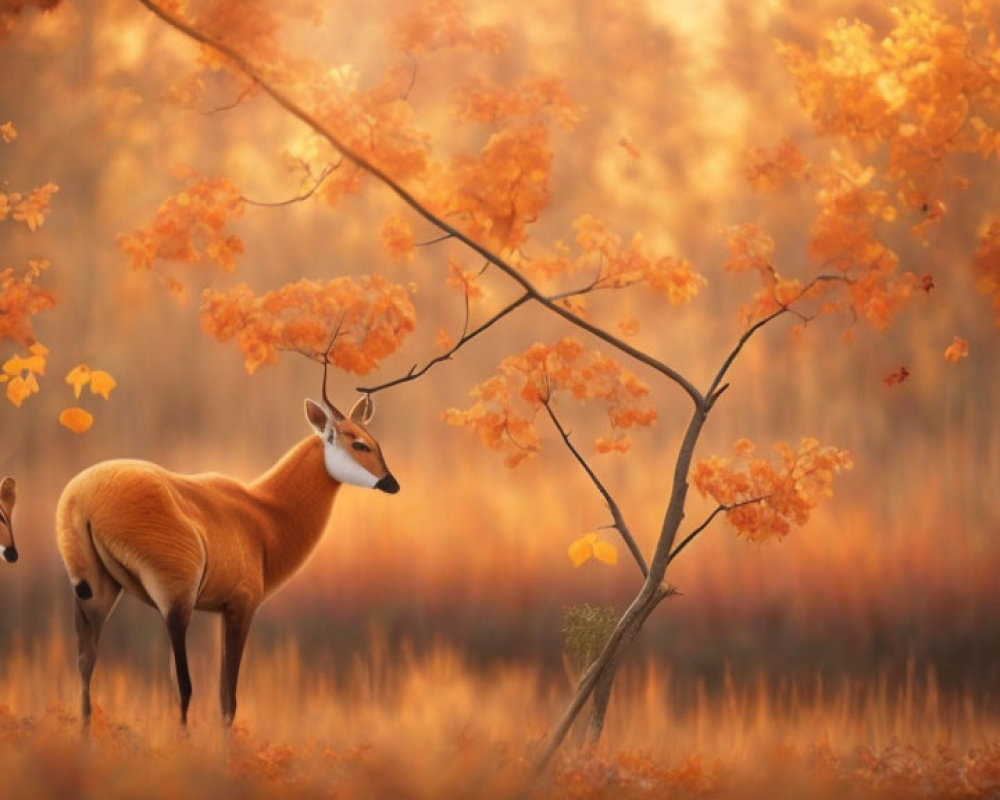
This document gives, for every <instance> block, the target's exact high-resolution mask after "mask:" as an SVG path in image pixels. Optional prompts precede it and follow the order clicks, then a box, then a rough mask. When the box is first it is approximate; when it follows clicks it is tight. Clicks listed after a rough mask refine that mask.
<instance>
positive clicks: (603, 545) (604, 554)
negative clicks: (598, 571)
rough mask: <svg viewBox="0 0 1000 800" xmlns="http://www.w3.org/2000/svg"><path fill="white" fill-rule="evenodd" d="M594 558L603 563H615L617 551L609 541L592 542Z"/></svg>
mask: <svg viewBox="0 0 1000 800" xmlns="http://www.w3.org/2000/svg"><path fill="white" fill-rule="evenodd" d="M594 558H596V559H597V560H598V561H603V562H604V563H605V564H617V563H618V551H617V550H616V549H615V546H614V545H613V544H611V543H610V542H594Z"/></svg>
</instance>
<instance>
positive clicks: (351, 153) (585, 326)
mask: <svg viewBox="0 0 1000 800" xmlns="http://www.w3.org/2000/svg"><path fill="white" fill-rule="evenodd" d="M138 2H139V3H141V4H142V5H143V6H145V7H146V8H147V9H149V11H151V12H152V13H153V14H155V15H156V16H157V17H159V18H160V19H161V20H163V21H164V22H165V23H167V24H168V25H170V26H171V27H172V28H175V29H176V30H178V31H180V32H181V33H183V34H184V35H185V36H187V37H189V38H190V39H193V40H194V41H196V42H200V43H201V44H203V45H205V46H206V47H210V48H212V49H213V50H215V51H217V52H219V53H221V54H222V55H224V56H225V57H226V58H227V59H229V61H230V62H232V64H233V65H234V66H235V67H236V68H237V69H238V70H240V71H241V72H242V73H243V74H244V75H246V76H247V77H248V78H250V79H251V80H252V81H254V82H256V83H257V85H259V86H260V88H261V89H262V90H263V91H264V92H265V93H266V94H267V95H268V96H270V97H271V99H272V100H274V102H275V103H277V104H278V105H279V106H280V107H281V108H283V109H284V110H285V111H287V112H288V113H289V114H291V115H292V116H293V117H295V118H296V119H298V120H299V121H300V122H302V123H304V124H305V125H306V126H308V127H309V128H311V129H312V130H313V131H315V132H316V133H318V134H319V135H320V136H322V137H323V138H324V139H326V140H327V142H329V143H330V145H332V146H333V147H334V148H335V149H336V150H338V151H339V152H340V153H341V155H343V157H344V158H346V159H347V160H348V161H349V162H351V163H352V164H354V165H355V166H356V167H358V168H359V169H362V170H364V171H365V172H367V173H368V174H370V175H371V176H372V177H374V178H375V179H376V180H378V181H379V182H380V183H382V184H383V185H385V186H386V187H387V188H388V189H390V190H391V191H392V192H393V193H394V194H395V195H396V196H397V197H399V199H400V200H402V201H403V202H404V203H406V204H407V205H408V206H410V208H412V209H413V210H414V211H415V212H416V213H417V214H419V215H420V216H421V217H423V218H424V219H425V220H427V221H428V222H430V223H431V224H432V225H434V226H435V227H436V228H438V229H439V230H440V231H441V232H442V233H446V234H450V235H451V236H452V237H453V238H454V239H457V240H458V241H460V242H462V243H463V244H464V245H465V246H466V247H468V248H469V249H471V250H473V251H474V252H476V253H478V254H479V255H480V256H482V257H483V258H485V259H486V260H487V261H489V262H490V263H492V264H494V265H495V266H496V267H497V268H498V269H499V270H500V271H501V272H503V273H504V274H505V275H507V276H508V277H509V278H510V279H511V280H513V281H514V282H515V283H517V284H519V285H520V286H521V288H522V289H523V290H524V292H525V294H526V295H527V296H528V298H530V299H532V300H534V301H535V302H537V303H539V304H540V305H542V306H544V307H545V308H547V309H548V310H549V311H551V312H552V313H554V314H556V315H558V316H560V317H562V318H563V319H564V320H566V321H567V322H569V323H570V324H572V325H575V326H576V327H578V328H580V329H581V330H584V331H586V332H587V333H589V334H591V335H592V336H594V337H596V338H598V339H600V340H602V341H603V342H605V343H607V344H609V345H611V346H612V347H614V348H615V349H616V350H619V351H620V352H622V353H625V354H626V355H628V356H631V357H632V358H634V359H635V360H636V361H639V362H640V363H642V364H645V365H646V366H648V367H650V368H651V369H654V370H656V371H657V372H659V373H660V374H662V375H664V376H665V377H667V378H669V379H670V380H672V381H673V382H674V383H676V384H677V385H678V386H680V387H681V388H682V389H683V390H684V391H685V392H686V393H687V394H688V396H689V397H690V398H691V400H692V401H693V402H694V404H695V405H696V406H700V405H701V404H703V403H704V398H703V397H702V394H701V392H700V391H698V389H697V388H696V387H695V386H694V384H692V383H691V381H689V380H688V379H687V378H685V377H684V376H683V375H681V374H680V372H678V371H677V370H675V369H674V368H673V367H671V366H669V365H667V364H665V363H664V362H662V361H660V360H659V359H657V358H654V357H653V356H651V355H650V354H649V353H646V352H643V351H642V350H639V349H638V348H636V347H633V346H632V345H630V344H628V342H625V341H624V340H622V339H619V338H618V337H617V336H615V335H614V334H612V333H609V332H608V331H606V330H604V329H603V328H601V327H599V326H597V325H594V324H593V323H590V322H588V321H587V320H585V319H583V318H582V317H578V316H577V315H576V314H574V313H572V312H571V311H569V310H568V309H565V308H563V307H562V306H560V305H559V304H558V303H557V302H555V301H553V300H550V299H549V298H547V297H546V296H545V295H544V294H542V293H541V292H540V291H539V290H538V289H537V288H536V287H535V286H534V285H533V284H532V283H531V281H529V280H528V278H526V277H525V276H524V275H522V274H521V273H520V272H519V271H518V270H517V269H515V268H514V267H513V266H512V265H511V264H510V263H508V262H507V261H505V260H504V259H503V258H501V257H500V256H499V255H497V254H496V253H494V252H493V251H492V250H490V249H489V248H488V247H486V246H484V245H482V244H480V243H479V242H477V241H476V240H475V239H472V238H471V237H470V236H468V235H467V234H465V233H463V232H462V231H460V230H459V229H458V228H456V227H455V226H454V225H452V224H451V223H449V222H447V221H446V220H444V219H443V218H442V217H440V216H438V215H437V214H436V213H434V212H433V211H431V210H430V209H429V208H428V207H427V206H426V205H424V204H423V203H422V202H420V200H418V199H417V198H416V197H415V196H414V195H413V194H411V193H410V192H409V191H408V190H407V189H405V188H403V186H402V185H400V184H399V183H397V182H396V181H395V180H393V178H391V177H390V176H389V175H388V173H386V172H385V171H384V170H382V169H381V168H380V167H378V166H377V165H375V164H374V163H372V162H371V161H370V160H369V159H367V158H366V157H365V156H363V155H361V154H360V153H359V152H357V151H355V150H354V149H352V148H351V147H349V146H348V145H347V144H346V143H345V142H344V141H343V140H342V139H341V138H340V137H339V136H338V135H337V134H335V133H334V132H333V131H331V130H330V129H329V128H327V127H326V126H324V125H323V124H322V123H321V122H320V121H319V120H318V119H317V118H316V117H314V116H312V115H311V114H310V113H309V112H308V111H306V110H305V109H303V108H302V107H301V106H299V105H298V104H297V103H295V102H294V101H293V100H292V99H291V98H290V97H288V96H287V95H285V94H284V93H283V92H282V91H280V90H279V89H278V88H277V87H276V86H275V85H274V84H273V83H271V81H269V80H268V79H267V78H265V77H264V75H263V74H262V73H261V71H260V70H258V69H257V68H256V67H255V66H254V65H253V64H252V63H251V62H250V61H249V60H248V59H247V58H246V57H245V56H244V55H242V54H241V53H239V52H237V51H236V50H234V49H233V48H232V47H230V46H229V45H228V44H226V43H224V42H221V41H219V40H218V39H215V38H214V37H212V36H209V35H208V34H206V33H203V32H202V31H200V30H198V29H197V28H195V27H194V26H193V25H191V24H189V23H188V22H186V21H184V20H183V19H181V18H179V17H176V16H174V15H173V14H171V13H170V12H168V11H166V10H165V9H163V8H161V7H160V6H158V5H157V4H156V3H154V2H152V0H138Z"/></svg>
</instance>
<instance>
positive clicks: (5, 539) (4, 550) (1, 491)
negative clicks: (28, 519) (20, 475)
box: [0, 476, 17, 564]
mask: <svg viewBox="0 0 1000 800" xmlns="http://www.w3.org/2000/svg"><path fill="white" fill-rule="evenodd" d="M16 500H17V482H16V481H15V480H14V479H13V478H11V477H9V476H8V477H6V478H4V479H3V480H2V481H0V555H3V560H4V561H6V562H7V563H8V564H13V563H14V562H15V561H17V547H15V546H14V523H13V518H12V516H11V515H12V514H13V513H14V502H15V501H16Z"/></svg>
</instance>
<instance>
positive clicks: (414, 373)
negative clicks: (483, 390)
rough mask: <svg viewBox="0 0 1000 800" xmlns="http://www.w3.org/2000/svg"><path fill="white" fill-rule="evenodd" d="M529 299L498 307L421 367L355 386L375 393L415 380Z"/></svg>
mask: <svg viewBox="0 0 1000 800" xmlns="http://www.w3.org/2000/svg"><path fill="white" fill-rule="evenodd" d="M529 299H530V297H529V295H528V294H527V293H525V294H522V295H520V296H519V297H517V299H515V300H513V301H511V302H510V303H508V304H507V305H505V306H504V307H503V308H502V309H500V310H499V311H498V312H497V313H496V314H494V315H493V316H492V317H490V318H489V319H488V320H486V321H485V322H484V323H482V324H481V325H478V326H477V327H475V328H473V329H472V330H471V331H466V332H464V333H463V334H462V337H461V338H460V339H459V340H458V341H457V342H455V344H453V345H452V346H451V347H449V348H448V350H447V351H446V352H444V353H441V355H439V356H435V357H434V358H432V359H431V360H430V361H428V362H427V363H426V364H424V365H423V366H422V367H419V368H418V367H417V365H416V364H414V365H413V366H412V367H410V369H409V371H408V372H407V373H406V374H405V375H403V376H401V377H399V378H395V379H394V380H391V381H386V382H385V383H380V384H378V385H376V386H359V387H357V389H358V391H359V392H364V393H366V394H375V393H376V392H381V391H383V390H384V389H389V388H391V387H393V386H399V385H400V384H403V383H409V382H410V381H415V380H416V379H417V378H419V377H420V376H421V375H423V374H424V373H425V372H427V371H428V370H429V369H430V368H431V367H433V366H434V365H435V364H440V363H441V362H442V361H448V360H449V359H450V358H451V357H452V356H453V355H454V354H455V353H456V352H457V351H458V350H459V348H461V347H462V346H463V345H465V344H466V343H467V342H469V341H470V340H472V339H475V338H476V337H477V336H478V335H479V334H481V333H482V332H483V331H485V330H487V329H489V328H491V327H492V326H493V325H495V324H496V323H497V322H499V321H500V320H501V319H503V318H504V317H506V316H507V315H508V314H509V313H510V312H511V311H514V310H515V309H516V308H519V307H520V306H522V305H524V304H525V303H526V302H527V301H528V300H529ZM465 325H466V327H468V316H466V322H465Z"/></svg>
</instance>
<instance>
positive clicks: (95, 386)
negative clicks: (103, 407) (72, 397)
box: [78, 369, 118, 400]
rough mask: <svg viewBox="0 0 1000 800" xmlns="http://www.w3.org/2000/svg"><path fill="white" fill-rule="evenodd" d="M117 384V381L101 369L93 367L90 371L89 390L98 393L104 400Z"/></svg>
mask: <svg viewBox="0 0 1000 800" xmlns="http://www.w3.org/2000/svg"><path fill="white" fill-rule="evenodd" d="M117 385H118V381H116V380H115V379H114V378H112V377H111V376H110V375H109V374H108V373H107V372H105V371H104V370H102V369H95V370H93V371H92V372H91V373H90V391H92V392H93V393H94V394H99V395H100V396H101V397H103V398H104V399H105V400H107V399H108V395H109V394H110V393H111V390H112V389H114V388H115V387H116V386H117ZM78 396H79V395H78Z"/></svg>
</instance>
